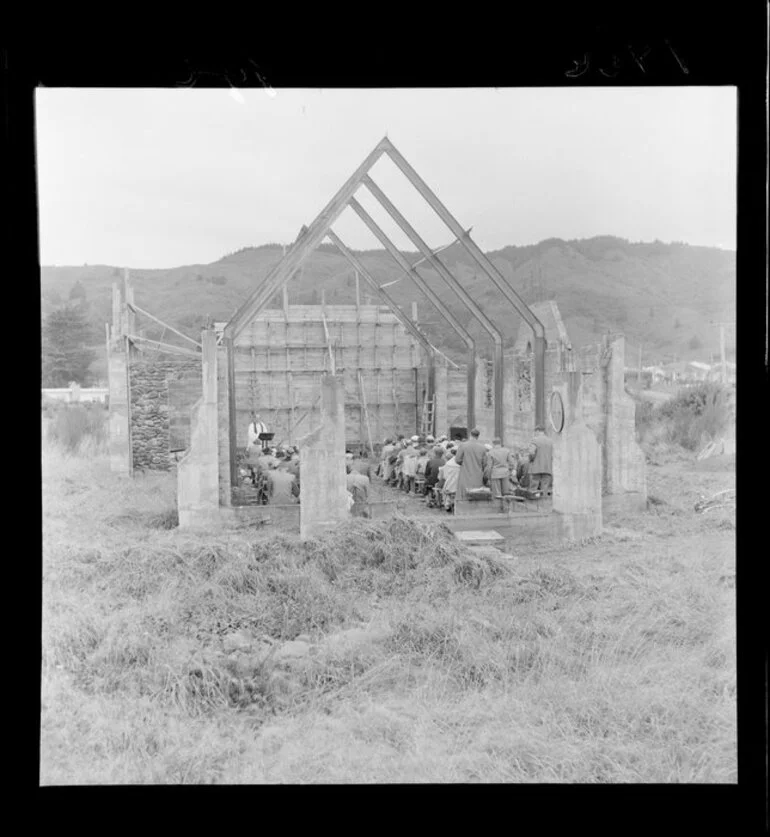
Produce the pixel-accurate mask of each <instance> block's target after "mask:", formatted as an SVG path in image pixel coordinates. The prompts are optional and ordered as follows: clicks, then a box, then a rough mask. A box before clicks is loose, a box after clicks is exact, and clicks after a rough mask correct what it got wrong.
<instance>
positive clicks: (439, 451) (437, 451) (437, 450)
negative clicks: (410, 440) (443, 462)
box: [433, 445, 444, 456]
mask: <svg viewBox="0 0 770 837" xmlns="http://www.w3.org/2000/svg"><path fill="white" fill-rule="evenodd" d="M443 452H444V448H442V447H439V446H438V445H436V447H435V448H433V455H434V456H441V454H442V453H443Z"/></svg>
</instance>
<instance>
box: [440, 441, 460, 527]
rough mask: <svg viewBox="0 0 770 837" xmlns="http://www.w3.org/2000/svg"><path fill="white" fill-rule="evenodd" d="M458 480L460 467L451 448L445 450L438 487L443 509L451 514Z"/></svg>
mask: <svg viewBox="0 0 770 837" xmlns="http://www.w3.org/2000/svg"><path fill="white" fill-rule="evenodd" d="M459 480H460V466H459V465H458V464H457V457H456V454H455V450H454V448H453V447H450V448H448V449H447V461H446V462H445V463H444V464H443V465H442V466H441V468H439V485H440V487H441V495H442V498H443V505H444V508H445V509H446V510H447V511H448V512H451V511H452V510H453V509H454V506H455V498H456V496H457V488H458V483H459Z"/></svg>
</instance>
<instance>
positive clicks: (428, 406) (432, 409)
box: [420, 395, 436, 436]
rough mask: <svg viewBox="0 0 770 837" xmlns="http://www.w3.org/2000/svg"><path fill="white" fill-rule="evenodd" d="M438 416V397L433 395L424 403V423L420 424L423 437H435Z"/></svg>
mask: <svg viewBox="0 0 770 837" xmlns="http://www.w3.org/2000/svg"><path fill="white" fill-rule="evenodd" d="M435 414H436V396H435V395H431V397H430V398H426V399H425V400H424V401H423V402H422V421H421V422H420V433H421V434H422V435H423V436H432V435H433V424H434V418H435Z"/></svg>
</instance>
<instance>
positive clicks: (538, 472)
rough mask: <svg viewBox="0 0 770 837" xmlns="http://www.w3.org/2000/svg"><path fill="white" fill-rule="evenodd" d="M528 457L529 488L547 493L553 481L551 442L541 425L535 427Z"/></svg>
mask: <svg viewBox="0 0 770 837" xmlns="http://www.w3.org/2000/svg"><path fill="white" fill-rule="evenodd" d="M530 459H531V464H530V466H529V486H530V488H531V489H532V490H533V491H542V492H543V494H544V495H547V494H549V493H550V491H551V484H552V482H553V442H552V441H551V439H549V438H548V436H546V435H545V427H543V426H542V425H538V426H537V427H536V428H535V438H534V439H532V441H531V442H530Z"/></svg>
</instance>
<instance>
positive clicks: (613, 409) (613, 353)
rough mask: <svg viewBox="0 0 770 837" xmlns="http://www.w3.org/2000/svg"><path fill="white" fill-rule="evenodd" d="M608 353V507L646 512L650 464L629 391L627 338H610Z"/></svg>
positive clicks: (606, 486)
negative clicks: (638, 436)
mask: <svg viewBox="0 0 770 837" xmlns="http://www.w3.org/2000/svg"><path fill="white" fill-rule="evenodd" d="M606 350H607V352H608V354H609V357H608V358H607V364H606V375H605V378H606V389H607V392H606V401H607V411H606V414H607V423H606V430H605V443H604V446H605V477H604V486H605V489H604V490H605V494H606V495H607V496H608V497H610V498H612V499H611V500H607V501H606V505H607V507H610V506H611V507H613V508H615V507H622V508H624V509H629V510H632V509H633V510H643V509H645V508H646V506H647V481H646V463H645V458H644V453H643V451H642V449H641V448H640V446H639V444H638V443H637V441H636V421H635V405H634V400H633V399H632V398H631V396H629V395H628V394H627V393H626V391H625V384H624V366H625V338H624V337H622V336H613V337H611V338H608V340H607V343H606Z"/></svg>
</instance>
